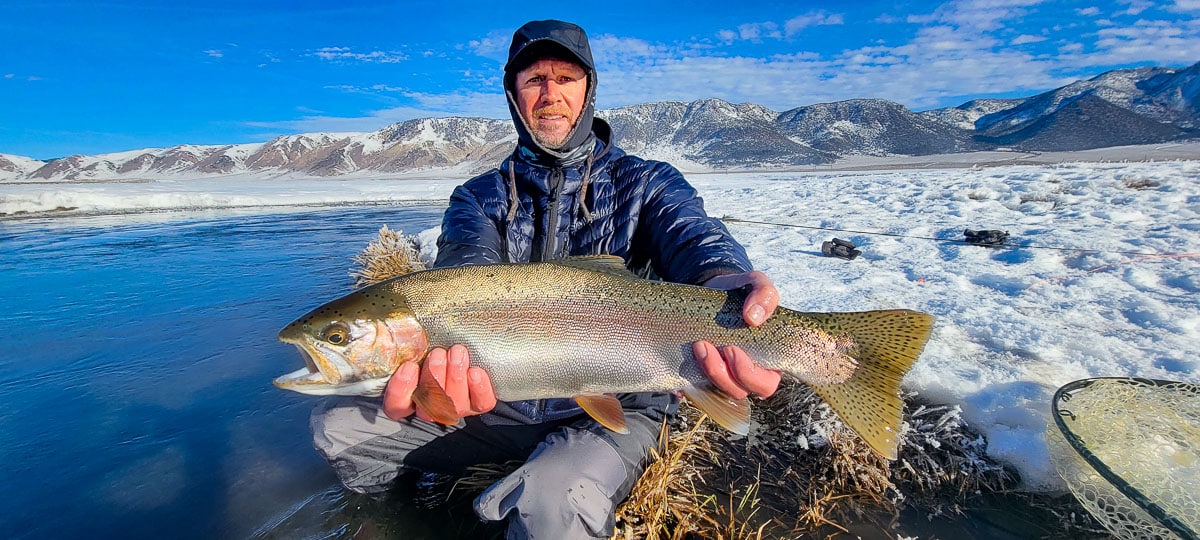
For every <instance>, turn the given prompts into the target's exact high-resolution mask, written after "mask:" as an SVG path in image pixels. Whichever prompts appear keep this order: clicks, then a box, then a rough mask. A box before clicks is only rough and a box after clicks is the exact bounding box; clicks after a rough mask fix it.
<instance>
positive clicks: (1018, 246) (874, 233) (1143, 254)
mask: <svg viewBox="0 0 1200 540" xmlns="http://www.w3.org/2000/svg"><path fill="white" fill-rule="evenodd" d="M721 221H724V222H726V223H747V224H752V225H767V226H771V227H788V228H793V229H812V230H817V231H831V232H842V233H851V234H866V235H870V236H891V237H895V238H912V239H916V240H932V241H934V242H945V243H947V244H964V245H975V244H971V243H970V242H967V241H966V240H955V239H953V238H937V237H935V236H918V235H912V234H899V233H888V232H879V231H859V230H854V229H835V228H831V227H818V226H815V225H796V224H792V223H774V222H770V221H755V220H752V219H741V218H732V217H723V218H721ZM986 247H989V248H1004V249H1048V250H1055V251H1078V252H1081V253H1108V254H1114V255H1133V256H1138V257H1146V258H1174V257H1178V258H1183V257H1200V253H1154V252H1149V251H1110V250H1104V249H1089V248H1072V247H1059V246H1039V245H1035V244H995V245H988V246H986Z"/></svg>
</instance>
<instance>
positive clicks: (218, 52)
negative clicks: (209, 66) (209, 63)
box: [204, 49, 225, 58]
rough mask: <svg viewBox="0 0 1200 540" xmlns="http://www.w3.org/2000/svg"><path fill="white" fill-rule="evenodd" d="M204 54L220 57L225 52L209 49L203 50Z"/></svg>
mask: <svg viewBox="0 0 1200 540" xmlns="http://www.w3.org/2000/svg"><path fill="white" fill-rule="evenodd" d="M204 54H207V55H209V56H211V57H213V58H222V57H224V56H225V53H222V52H221V50H220V49H209V50H207V51H204Z"/></svg>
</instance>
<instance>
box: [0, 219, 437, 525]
mask: <svg viewBox="0 0 1200 540" xmlns="http://www.w3.org/2000/svg"><path fill="white" fill-rule="evenodd" d="M440 218H441V209H439V208H378V207H376V208H367V209H364V208H341V209H336V210H325V211H311V212H304V213H279V214H269V215H254V214H234V213H229V212H225V213H221V212H216V213H214V212H208V213H203V214H169V215H158V216H126V217H120V218H114V217H88V218H66V219H56V220H28V221H7V222H0V301H2V302H3V310H2V311H0V313H2V314H3V315H2V319H0V320H2V321H3V331H2V338H0V396H2V398H0V403H2V406H0V463H3V464H4V469H5V471H4V481H3V484H4V486H5V489H4V498H5V501H4V508H5V509H4V511H3V512H2V513H0V536H2V537H6V538H12V537H27V538H68V537H72V538H84V537H92V538H119V537H172V538H178V537H203V538H214V537H235V538H241V537H251V536H256V535H259V536H261V535H263V534H264V533H267V534H268V535H271V534H270V532H271V531H272V527H275V526H277V524H278V523H279V522H281V521H284V520H285V519H291V520H292V521H294V520H295V518H294V517H292V518H289V516H290V515H291V513H292V510H293V509H294V508H297V507H300V506H301V505H306V504H307V505H308V506H309V507H311V506H312V505H313V503H312V501H313V499H314V498H321V497H324V498H326V499H329V501H327V502H326V503H322V504H324V505H326V506H328V505H330V504H336V503H337V499H338V497H339V495H337V493H336V491H337V490H336V489H334V486H335V485H336V480H335V479H334V477H333V474H332V471H331V470H330V469H329V467H328V466H327V465H326V464H325V462H324V461H323V460H322V459H321V458H320V457H319V456H318V455H317V454H316V452H315V451H314V450H313V449H312V445H311V443H310V441H309V437H308V414H309V411H310V410H311V408H312V405H313V404H314V401H313V399H314V398H312V397H309V396H301V395H299V394H293V393H290V392H284V391H281V390H278V389H276V388H274V387H272V386H271V379H272V378H274V377H275V376H277V375H280V374H282V373H284V372H286V371H291V370H293V369H296V368H298V367H299V366H300V365H301V363H300V362H301V360H300V357H299V355H298V354H297V353H296V351H295V349H294V348H292V347H291V346H287V345H284V344H282V343H279V342H278V341H276V339H275V335H276V333H277V332H278V331H279V329H280V328H282V327H283V326H284V325H286V324H287V323H288V322H290V321H291V320H293V319H294V318H296V317H298V316H299V315H301V314H303V313H304V312H305V311H307V310H308V309H311V308H312V307H315V306H316V305H317V304H320V303H322V302H324V301H325V300H328V299H332V298H334V297H336V296H338V295H340V294H342V293H345V292H348V291H349V290H350V289H351V279H350V278H349V277H348V276H347V272H348V270H349V269H350V266H351V259H352V257H353V256H354V255H355V254H356V253H358V252H359V251H361V250H362V248H363V247H365V245H366V244H367V242H369V241H370V240H371V239H373V238H374V237H375V235H376V232H377V231H378V229H379V227H380V226H381V225H383V224H387V225H388V226H389V227H391V228H393V229H403V230H405V231H406V232H410V233H417V232H419V231H421V230H424V229H427V228H429V227H432V226H435V225H437V224H438V222H439V221H440ZM318 506H320V505H318ZM276 532H278V531H276ZM308 532H309V534H311V533H313V532H316V531H308ZM327 532H328V531H327Z"/></svg>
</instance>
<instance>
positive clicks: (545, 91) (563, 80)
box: [514, 58, 588, 149]
mask: <svg viewBox="0 0 1200 540" xmlns="http://www.w3.org/2000/svg"><path fill="white" fill-rule="evenodd" d="M514 86H515V88H514V91H515V93H516V97H517V109H518V111H519V112H520V113H521V117H522V118H524V119H525V125H527V126H529V131H530V135H532V136H533V138H534V139H535V140H537V142H538V143H540V144H541V145H542V146H545V147H547V148H554V149H557V148H562V146H563V145H564V144H566V142H567V138H568V137H570V136H571V131H572V130H573V129H574V128H575V124H576V123H577V122H579V115H580V114H581V113H582V112H583V106H584V102H585V100H587V87H588V83H587V72H586V71H584V69H583V67H581V66H579V65H577V64H575V63H573V62H568V61H566V60H559V59H557V58H543V59H541V60H538V61H536V62H534V63H533V64H530V66H529V67H527V68H525V69H523V70H521V71H519V72H517V76H516V80H515V83H514Z"/></svg>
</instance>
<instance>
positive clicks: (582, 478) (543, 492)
mask: <svg viewBox="0 0 1200 540" xmlns="http://www.w3.org/2000/svg"><path fill="white" fill-rule="evenodd" d="M671 409H674V406H672V407H671ZM672 412H673V411H672ZM650 414H651V416H653V417H654V418H651V417H648V416H647V415H644V414H641V413H639V412H636V411H629V410H626V421H627V422H628V425H629V433H628V434H625V435H621V434H618V433H614V432H612V431H609V430H607V429H605V428H603V427H601V426H599V425H598V424H596V423H595V422H594V421H593V420H591V419H590V418H587V417H586V416H585V417H573V418H569V419H566V420H561V421H557V422H546V423H540V424H517V425H488V424H486V423H485V422H484V421H483V420H482V419H481V417H478V416H476V417H469V418H467V419H465V420H464V421H460V422H459V424H458V425H457V426H442V425H438V424H432V423H429V422H426V421H423V420H420V419H418V418H416V417H411V418H407V419H405V420H403V421H400V422H397V421H394V420H392V419H390V418H388V417H387V416H386V415H384V413H383V410H382V408H381V406H380V401H379V400H378V399H366V398H342V397H334V398H327V399H326V400H325V401H323V402H322V403H321V404H320V405H318V406H317V407H316V409H315V410H314V411H313V415H312V431H313V440H314V444H315V446H316V448H317V450H318V451H319V452H320V453H321V454H322V455H323V456H325V459H327V460H328V461H329V463H330V464H331V465H333V468H334V470H335V471H336V472H337V475H338V477H339V478H340V479H341V481H342V483H343V484H344V485H345V486H346V487H347V488H349V489H351V490H353V491H356V492H359V493H380V492H383V491H385V490H387V489H388V488H389V487H391V484H392V482H393V481H394V480H395V479H396V478H397V477H398V476H399V475H400V474H401V472H403V471H404V470H405V469H415V470H419V471H424V472H435V473H443V474H461V473H462V472H463V470H464V469H465V468H466V467H468V466H470V465H476V464H481V463H504V462H506V461H511V460H521V461H524V462H525V463H524V465H522V466H521V467H520V468H519V469H517V470H516V471H514V472H513V473H512V474H510V475H508V476H507V477H505V478H503V479H501V480H500V481H498V482H496V483H495V484H492V485H491V487H489V488H488V489H487V490H485V491H484V492H483V493H482V494H480V495H479V496H478V497H477V498H476V499H475V501H474V508H475V513H476V514H478V515H479V517H480V518H482V519H484V520H489V521H500V520H507V521H508V525H507V532H506V537H507V538H514V539H516V538H522V539H524V538H541V539H551V540H567V539H573V538H608V537H610V536H611V535H612V532H613V526H614V523H613V511H614V510H615V509H616V507H617V505H618V504H620V503H621V502H622V501H624V500H625V498H626V497H628V496H629V492H630V490H632V489H633V484H634V482H635V481H637V478H638V477H639V476H640V475H641V473H642V471H643V469H644V468H645V466H646V461H647V459H648V455H649V448H650V447H651V446H652V445H653V444H655V442H656V441H657V439H658V433H659V429H660V426H661V416H660V415H658V414H654V413H650Z"/></svg>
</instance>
